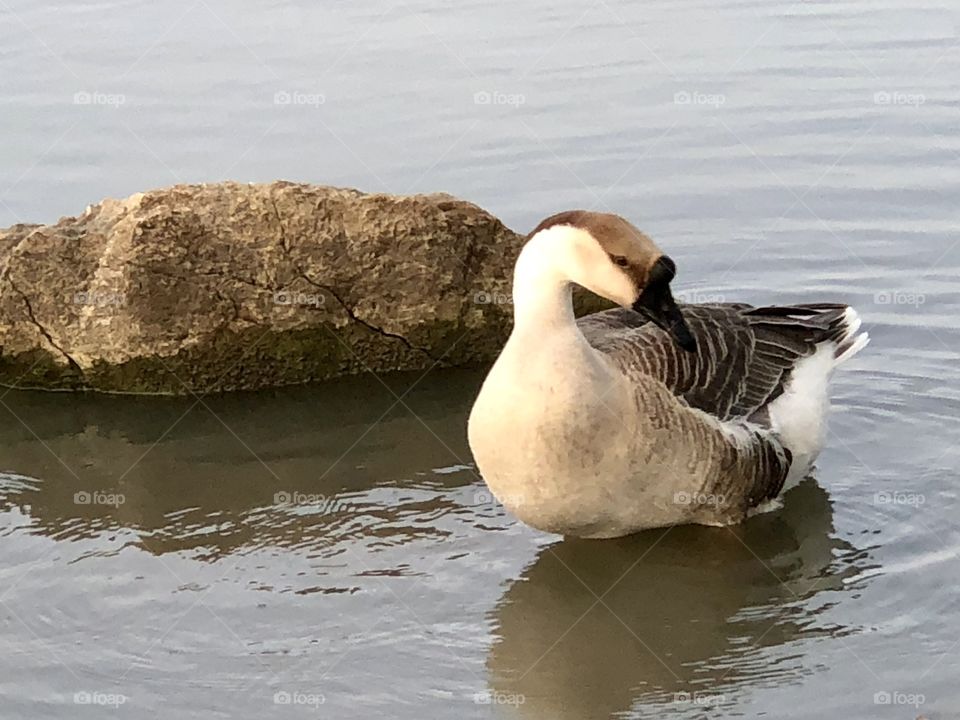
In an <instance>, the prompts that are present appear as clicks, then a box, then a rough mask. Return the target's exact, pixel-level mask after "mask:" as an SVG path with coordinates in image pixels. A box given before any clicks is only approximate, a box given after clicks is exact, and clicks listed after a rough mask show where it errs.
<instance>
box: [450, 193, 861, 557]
mask: <svg viewBox="0 0 960 720" xmlns="http://www.w3.org/2000/svg"><path fill="white" fill-rule="evenodd" d="M675 272H676V268H675V265H674V263H673V261H672V260H671V259H670V258H669V257H667V256H666V255H664V254H663V253H662V252H661V251H660V249H659V248H658V247H657V246H656V244H654V242H653V241H652V240H651V239H650V238H649V237H647V236H646V235H644V234H643V233H642V232H640V231H639V230H638V229H637V228H635V227H634V226H633V225H631V224H630V223H629V222H627V221H626V220H624V219H623V218H621V217H619V216H617V215H609V214H603V213H595V212H589V211H583V210H577V211H569V212H564V213H560V214H558V215H553V216H552V217H549V218H547V219H546V220H544V221H543V222H542V223H540V225H539V226H538V227H537V228H536V229H535V230H534V231H533V232H532V233H531V234H530V236H529V239H528V241H527V243H526V245H525V246H524V248H523V250H522V251H521V253H520V256H519V258H518V259H517V263H516V268H515V270H514V277H513V302H514V328H513V332H512V333H511V335H510V338H509V340H508V341H507V343H506V345H505V346H504V348H503V351H502V352H501V353H500V356H499V358H498V359H497V361H496V363H495V364H494V366H493V368H492V369H491V370H490V373H489V374H488V375H487V378H486V380H485V381H484V383H483V387H482V389H481V390H480V394H479V396H478V397H477V400H476V402H475V404H474V406H473V409H472V411H471V413H470V420H469V425H468V435H469V440H470V447H471V449H472V451H473V455H474V458H475V459H476V462H477V466H478V468H479V469H480V472H481V474H482V475H483V478H484V480H485V481H486V483H487V485H488V486H489V488H490V490H491V492H492V493H493V494H494V495H495V496H496V497H497V498H498V499H499V500H500V501H501V502H502V503H503V504H504V506H505V507H506V508H507V509H508V510H509V511H511V512H512V513H513V514H514V515H516V516H517V517H518V518H520V519H521V520H523V521H524V522H526V523H527V524H529V525H531V526H533V527H535V528H539V529H541V530H545V531H548V532H555V533H560V534H563V535H573V536H579V537H587V538H605V537H616V536H620V535H627V534H630V533H633V532H637V531H639V530H643V529H646V528H654V527H663V526H668V525H677V524H684V523H700V524H705V525H727V524H733V523H737V522H740V521H742V520H743V519H744V518H745V517H747V515H748V514H749V513H750V511H751V510H754V509H756V508H758V506H761V505H762V504H764V503H766V502H767V501H770V500H773V499H774V498H776V497H777V495H778V494H779V493H780V492H781V490H783V488H784V486H785V484H787V483H788V482H790V483H792V482H794V481H795V480H798V479H800V478H802V477H803V476H804V475H805V474H806V473H807V472H808V471H809V469H810V467H811V465H812V463H813V461H814V459H815V458H816V457H817V454H818V453H819V451H820V448H821V446H822V445H823V441H824V437H825V432H826V425H825V422H826V415H827V412H828V409H829V396H828V384H829V380H830V376H831V374H832V372H833V370H834V368H835V367H836V366H837V365H839V364H840V363H842V362H843V361H845V360H847V359H848V358H850V357H852V356H853V355H854V354H855V353H857V352H858V351H859V350H861V349H862V348H863V347H864V346H865V345H866V344H867V341H868V337H867V335H866V333H858V329H859V326H860V320H859V317H858V316H857V313H856V312H855V311H854V310H853V309H851V308H849V307H847V306H845V305H824V304H820V305H795V306H790V307H751V306H750V305H745V304H726V303H717V304H707V305H678V304H677V303H676V302H675V300H674V298H673V295H672V293H671V291H670V281H671V280H672V279H673V277H674V274H675ZM574 284H576V285H580V286H582V287H584V288H587V289H588V290H590V291H592V292H594V293H596V294H597V295H600V296H602V297H605V298H607V299H609V300H611V301H613V302H615V303H617V304H618V305H620V306H622V307H621V308H617V309H614V310H608V311H605V312H600V313H595V314H593V315H589V316H587V317H584V318H581V319H580V320H576V319H575V318H574V314H573V304H572V298H571V291H572V286H573V285H574Z"/></svg>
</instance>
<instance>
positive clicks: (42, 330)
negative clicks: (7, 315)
mask: <svg viewBox="0 0 960 720" xmlns="http://www.w3.org/2000/svg"><path fill="white" fill-rule="evenodd" d="M7 282H9V283H10V287H12V288H13V290H14V292H16V293H17V294H18V295H19V296H20V298H21V299H22V300H23V305H24V307H25V308H26V309H27V317H29V318H30V322H32V323H33V324H34V325H35V326H36V328H37V330H38V331H39V332H40V334H41V335H43V337H44V338H46V340H47V342H48V343H50V345H51V347H53V348H54V349H56V350H57V352H59V353H60V354H61V355H63V357H64V358H65V359H66V361H67V363H68V364H69V365H70V367H72V368H73V369H74V371H76V373H77V374H78V375H80V376H81V377H83V368H82V367H80V364H79V363H78V362H77V361H76V360H74V359H73V358H72V357H71V356H70V353H68V352H67V351H66V350H64V349H63V348H62V347H60V345H59V344H57V342H56V341H55V340H54V339H53V336H52V335H50V333H49V332H47V329H46V328H45V327H44V326H43V324H42V323H41V322H40V321H39V320H37V316H36V315H35V314H34V312H33V305H31V304H30V298H29V296H28V295H27V294H26V293H25V292H23V290H21V289H20V288H19V287H17V285H16V283H15V282H13V279H12V278H11V277H9V276H8V277H7Z"/></svg>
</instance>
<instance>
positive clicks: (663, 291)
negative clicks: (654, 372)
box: [633, 255, 697, 352]
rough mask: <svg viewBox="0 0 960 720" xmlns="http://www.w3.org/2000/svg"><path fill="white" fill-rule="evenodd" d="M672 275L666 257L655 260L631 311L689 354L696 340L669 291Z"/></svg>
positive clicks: (669, 261)
mask: <svg viewBox="0 0 960 720" xmlns="http://www.w3.org/2000/svg"><path fill="white" fill-rule="evenodd" d="M676 272H677V267H676V265H674V263H673V260H671V259H670V258H668V257H667V256H666V255H663V256H662V257H661V258H660V259H659V260H657V262H655V263H654V264H653V267H652V268H651V269H650V276H649V277H648V278H647V286H646V287H645V288H644V290H643V292H642V293H641V294H640V297H639V298H637V301H636V302H635V303H634V304H633V309H634V310H636V311H637V312H638V313H640V314H641V315H643V316H644V317H646V318H648V319H649V320H650V321H652V322H653V323H654V324H655V325H656V326H657V327H659V328H661V329H663V330H666V331H667V332H668V333H670V336H671V337H672V338H673V339H674V341H675V342H676V343H677V345H679V346H680V347H681V348H683V349H684V350H686V351H687V352H693V351H695V350H696V349H697V341H696V338H694V337H693V333H691V332H690V327H689V326H688V325H687V321H686V320H684V319H683V314H682V313H681V312H680V308H679V307H677V301H676V300H674V299H673V293H672V292H670V281H671V280H673V276H674V275H675V274H676Z"/></svg>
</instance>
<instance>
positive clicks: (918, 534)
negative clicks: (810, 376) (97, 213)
mask: <svg viewBox="0 0 960 720" xmlns="http://www.w3.org/2000/svg"><path fill="white" fill-rule="evenodd" d="M958 19H960V3H958V2H953V3H948V4H947V3H937V2H924V1H923V0H916V1H913V2H909V3H908V2H907V1H906V0H880V1H879V2H869V3H868V2H866V1H865V0H863V1H858V0H854V1H851V2H845V3H826V2H811V3H802V4H798V3H785V2H781V1H780V0H775V1H774V2H763V3H761V2H750V1H744V0H739V1H733V0H723V1H721V2H711V3H707V2H692V1H686V0H680V1H676V0H675V1H673V2H661V1H659V0H654V1H653V2H648V3H643V4H642V5H641V4H629V3H626V2H614V1H613V0H601V1H600V2H598V3H597V4H595V5H590V4H588V5H583V4H579V3H559V4H558V3H544V2H540V0H535V1H533V2H528V3H522V4H516V3H504V2H486V3H476V2H473V3H457V4H454V3H443V4H441V3H437V2H426V0H420V1H416V2H414V1H412V0H411V1H410V2H397V3H388V4H375V5H366V4H355V3H346V2H336V3H331V2H328V3H322V4H316V3H306V2H296V1H294V0H286V1H281V0H274V2H270V3H266V2H264V3H257V4H255V3H251V2H242V3H236V2H234V3H227V2H225V1H224V0H198V1H197V2H193V3H191V2H184V3H180V2H173V3H164V4H148V3H145V2H142V1H141V0H127V1H125V2H116V1H113V0H102V1H101V2H96V3H94V2H87V1H84V2H72V3H66V2H49V1H45V2H30V3H28V2H26V0H0V89H2V93H0V97H2V100H0V102H2V103H3V111H2V113H0V133H2V136H3V137H4V138H6V139H7V142H6V143H4V145H3V149H2V158H3V162H2V163H0V226H5V225H8V224H11V223H14V222H17V221H21V220H22V221H34V222H37V221H52V220H55V219H56V218H57V217H58V216H60V215H64V214H74V213H77V212H79V211H81V210H82V209H83V207H84V206H85V205H86V204H88V203H90V202H96V201H98V200H99V199H101V198H102V197H104V196H125V195H128V194H130V193H133V192H136V191H139V190H143V189H147V188H151V187H155V186H163V185H168V184H172V183H175V182H180V181H189V182H198V181H214V180H220V179H224V178H233V179H237V180H243V181H247V180H249V181H269V180H273V179H275V178H278V177H283V178H288V179H295V180H301V181H308V182H317V183H326V184H340V185H350V186H357V187H361V188H363V189H367V190H371V191H390V192H398V193H403V192H418V191H432V190H443V191H449V192H452V193H455V194H457V195H460V196H463V197H466V198H468V199H470V200H473V201H475V202H477V203H479V204H480V205H482V206H484V207H486V208H488V209H490V210H491V211H492V212H494V213H496V214H497V215H499V216H500V217H502V218H503V219H504V221H505V222H507V223H508V224H509V225H511V226H512V227H514V228H516V229H519V230H523V229H527V228H529V227H532V226H533V225H534V224H535V223H536V221H537V220H539V219H540V218H541V217H543V216H546V215H548V214H551V213H553V212H555V211H557V210H561V209H566V208H569V207H595V208H598V209H609V210H613V211H616V212H621V213H623V214H625V215H627V216H628V217H630V218H631V219H633V220H635V221H636V222H637V223H638V224H639V225H641V226H642V227H643V228H644V229H646V230H647V231H648V232H650V233H651V234H652V235H653V236H654V237H656V238H658V239H659V241H660V243H661V244H662V245H663V247H664V248H666V249H667V250H668V251H669V252H670V254H671V255H672V256H673V257H674V258H675V259H676V260H677V263H678V266H679V268H680V275H679V277H678V286H677V289H678V291H679V292H678V294H680V295H681V296H683V297H685V298H686V299H688V300H718V299H726V300H735V299H736V300H748V301H752V302H756V303H764V302H778V301H779V302H792V301H806V302H813V301H818V300H835V301H844V302H849V303H852V304H854V305H855V306H857V307H858V308H859V309H860V310H861V312H862V314H863V316H864V318H865V321H866V325H867V328H868V329H869V331H870V332H871V335H872V336H873V344H872V345H871V346H870V348H869V350H868V351H867V352H865V353H863V354H862V355H861V356H860V357H859V358H858V359H857V360H856V361H854V362H853V363H852V364H851V365H850V366H848V369H847V370H845V371H844V372H843V373H842V374H841V375H839V376H838V377H837V380H836V384H835V392H834V396H835V414H834V417H833V422H832V426H831V431H830V435H829V446H828V448H827V450H826V451H825V452H824V454H823V455H822V457H821V459H820V461H819V463H818V468H817V471H816V473H815V475H814V478H813V479H811V480H808V481H807V482H805V483H804V484H803V485H801V486H800V487H798V488H797V489H795V490H793V491H791V492H790V493H789V494H788V495H787V496H786V498H785V500H784V507H783V508H782V510H780V511H778V512H775V513H771V514H769V515H765V516H761V517H757V518H754V519H752V520H751V521H749V522H748V523H746V524H745V525H743V526H741V527H738V528H733V529H715V528H678V529H673V530H670V531H656V532H651V533H647V534H643V535H640V536H638V537H635V538H629V539H624V540H620V541H615V542H563V541H560V540H559V539H558V538H556V537H551V536H546V535H542V534H539V533H536V532H534V531H531V530H528V529H527V528H525V527H522V526H520V525H518V524H517V523H516V522H514V521H513V520H512V519H511V518H510V517H508V516H505V515H504V513H503V512H502V510H501V509H500V508H499V507H498V506H497V505H496V504H495V503H494V502H492V501H491V500H490V498H489V496H488V495H487V494H486V493H485V492H484V488H483V486H482V484H481V483H480V481H479V479H478V478H477V476H476V474H475V473H474V471H473V470H472V468H471V466H470V455H469V451H468V448H467V447H466V443H465V433H464V421H465V418H466V414H467V412H468V410H469V406H470V402H471V400H472V397H473V394H474V393H475V391H476V389H477V387H478V384H479V382H480V379H481V375H480V374H478V373H476V372H436V371H435V372H431V373H428V374H427V375H426V376H423V377H421V376H420V375H419V374H418V375H412V376H408V375H399V376H396V377H390V378H384V382H385V384H381V382H379V381H378V380H377V379H375V378H361V379H356V380H350V381H343V382H338V383H333V384H329V385H323V386H319V387H315V388H310V389H293V390H285V391H283V392H277V393H260V394H252V395H249V394H248V395H235V396H230V397H209V398H204V399H202V401H197V399H196V398H188V399H130V398H109V397H96V396H65V395H38V394H30V393H22V392H18V391H11V392H8V391H5V390H0V396H2V400H0V404H2V407H0V418H2V420H0V498H2V506H0V507H2V516H0V534H2V540H0V543H2V548H3V553H4V563H3V564H2V568H0V618H2V628H3V630H2V637H3V640H4V643H3V645H4V648H5V652H4V653H3V655H2V657H0V693H2V695H3V698H4V713H3V714H4V717H9V718H15V719H20V718H23V719H26V718H29V719H30V720H34V719H38V718H58V719H59V718H79V719H81V720H82V719H83V718H92V717H103V716H104V714H105V713H106V712H111V713H114V714H115V715H116V716H117V717H133V718H148V717H178V718H217V717H223V718H262V717H298V716H299V717H320V716H323V717H338V718H354V717H356V718H367V717H395V718H422V717H431V718H433V717H436V718H447V717H468V718H472V717H476V718H483V717H490V716H495V717H505V718H591V719H592V718H606V717H612V716H617V717H620V716H624V717H657V718H659V717H682V718H694V717H703V716H705V715H707V716H710V717H739V716H747V717H750V716H755V715H759V714H765V715H767V716H770V717H778V718H781V717H786V718H808V717H838V718H844V719H845V720H851V719H854V718H862V719H863V720H867V719H869V720H874V719H875V718H887V717H889V718H913V717H916V716H917V715H919V714H921V713H922V714H924V715H928V716H930V717H952V716H953V715H955V714H957V713H958V712H960V689H958V688H957V685H956V677H957V675H958V665H960V662H958V657H960V630H958V628H960V606H958V603H957V601H956V599H955V593H953V592H952V590H953V584H954V582H955V578H956V577H957V575H958V570H960V559H958V548H960V528H958V525H957V523H956V521H955V519H954V516H955V508H956V507H957V489H956V488H957V477H956V475H957V474H956V471H955V468H956V466H957V460H958V454H960V451H958V450H957V447H956V434H957V421H956V417H957V416H958V410H960V391H958V389H957V388H958V386H960V385H958V372H960V370H958V367H957V362H956V358H957V351H958V350H960V333H958V324H957V320H956V318H957V317H958V310H960V308H958V304H960V292H958V288H957V284H956V280H955V278H956V277H957V275H958V272H960V246H958V245H960V238H958V237H957V227H958V219H960V218H958V213H960V211H958V207H960V203H958V189H960V188H958V181H960V170H958V169H957V168H958V162H957V160H958V158H960V139H958V136H957V134H956V127H957V125H956V122H957V117H958V109H960V102H958V93H957V80H956V78H957V77H960V73H958V69H960V68H958V64H960V47H958V46H957V42H958V36H957V32H956V28H957V23H958ZM78 93H81V95H78ZM82 93H87V95H82ZM278 93H279V94H280V95H278ZM283 93H286V95H283ZM477 93H481V94H480V95H477ZM483 93H486V95H484V94H483ZM321 96H322V97H321ZM75 98H76V101H75ZM87 100H89V102H88V103H87V102H86V101H87ZM286 100H289V103H286V102H285V101H286ZM487 100H489V102H486V101H487ZM277 101H279V102H277ZM478 101H479V102H478ZM85 103H86V104H85ZM78 493H79V495H78ZM84 493H86V494H84ZM121 501H122V502H121ZM104 503H112V504H104ZM77 693H79V695H78V694H77ZM84 693H87V694H86V695H85V694H84ZM277 693H280V694H279V695H278V694H277ZM284 693H286V694H284ZM287 699H289V700H290V701H291V703H290V704H289V705H287V704H284V703H283V701H284V700H287ZM87 700H91V701H93V703H113V704H115V705H116V704H119V707H117V708H116V709H115V710H113V709H110V710H107V709H106V708H104V706H103V705H99V704H84V703H85V702H86V701H87ZM887 700H889V703H887V702H886V701H887Z"/></svg>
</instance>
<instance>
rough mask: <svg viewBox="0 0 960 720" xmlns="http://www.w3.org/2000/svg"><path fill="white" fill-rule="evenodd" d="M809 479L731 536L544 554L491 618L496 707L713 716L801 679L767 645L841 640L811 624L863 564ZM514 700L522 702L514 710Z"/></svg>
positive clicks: (701, 533)
mask: <svg viewBox="0 0 960 720" xmlns="http://www.w3.org/2000/svg"><path fill="white" fill-rule="evenodd" d="M832 533H833V526H832V513H831V506H830V502H829V499H828V496H827V493H826V492H825V491H824V490H823V489H822V488H820V487H819V486H818V485H817V484H816V483H815V482H813V481H812V480H807V481H805V482H804V483H802V484H801V485H800V486H799V487H797V488H795V489H793V490H792V491H791V492H790V493H789V494H788V495H787V496H786V498H785V507H784V508H783V509H782V510H780V511H777V512H774V513H769V514H766V515H762V516H758V517H755V518H753V519H751V520H750V521H748V522H747V523H746V524H744V525H743V526H740V527H737V528H731V529H725V528H704V527H682V528H675V529H672V530H670V531H668V532H665V531H652V532H648V533H644V534H642V535H638V536H634V537H632V538H624V539H620V540H615V541H574V540H568V541H563V542H559V543H556V544H552V545H549V546H547V547H545V548H544V549H543V550H542V551H541V552H540V553H539V555H538V557H537V558H536V560H535V561H534V562H533V564H532V565H530V566H529V567H528V568H527V569H526V570H525V571H524V572H523V573H522V575H521V576H520V577H519V578H518V579H517V580H516V581H514V582H513V583H512V584H511V585H510V586H509V588H508V589H507V591H506V592H505V593H504V595H503V597H502V598H501V600H500V602H499V603H498V604H497V607H496V610H495V612H494V620H495V623H496V626H497V629H496V634H497V636H498V638H497V640H496V641H495V643H494V644H493V646H492V648H491V651H490V653H489V656H488V662H487V664H488V668H489V671H490V677H491V692H492V693H493V697H495V698H498V699H500V700H502V703H501V704H502V705H503V708H504V710H505V712H507V713H508V714H510V715H514V716H518V717H533V718H550V719H556V718H571V719H573V718H577V719H580V718H585V717H591V718H606V717H612V716H614V715H618V714H619V713H623V712H625V711H628V710H630V709H631V708H632V707H634V706H636V705H638V704H647V703H654V704H657V705H658V706H659V708H658V715H659V714H662V713H663V712H664V711H665V710H668V709H674V710H679V711H683V710H684V709H687V710H694V711H697V712H708V713H709V707H705V706H709V705H711V704H715V703H716V704H720V703H723V704H726V703H732V702H735V695H736V693H737V692H738V689H740V688H743V687H746V686H749V685H751V684H752V683H767V682H783V681H786V680H788V679H789V678H790V677H796V675H797V674H802V673H804V672H806V671H807V670H809V668H804V667H802V666H791V663H790V662H789V661H785V662H783V663H776V664H774V663H771V662H770V656H769V653H762V652H760V650H761V649H764V648H770V647H773V646H779V645H783V644H785V643H788V642H790V641H791V640H792V639H794V638H797V637H799V636H801V635H803V636H805V637H809V636H810V635H811V634H815V633H824V634H841V633H844V632H848V631H847V630H845V629H844V628H842V627H824V626H822V625H817V623H816V620H817V615H818V614H819V613H820V612H822V611H823V610H824V609H825V608H826V607H827V606H828V602H829V600H830V599H831V598H833V599H835V596H833V593H830V592H825V591H838V590H842V589H843V588H844V587H845V580H846V579H848V578H850V577H852V576H853V575H855V574H856V573H858V572H859V571H860V569H862V567H859V566H861V565H862V563H863V562H864V561H865V554H864V553H862V552H859V551H857V550H856V549H855V548H853V547H852V546H851V545H849V544H848V543H846V542H844V541H842V540H839V539H837V538H836V537H833V535H832ZM518 699H519V700H522V702H517V700H518Z"/></svg>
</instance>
